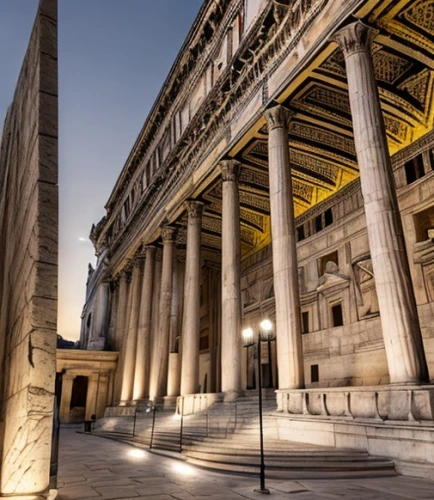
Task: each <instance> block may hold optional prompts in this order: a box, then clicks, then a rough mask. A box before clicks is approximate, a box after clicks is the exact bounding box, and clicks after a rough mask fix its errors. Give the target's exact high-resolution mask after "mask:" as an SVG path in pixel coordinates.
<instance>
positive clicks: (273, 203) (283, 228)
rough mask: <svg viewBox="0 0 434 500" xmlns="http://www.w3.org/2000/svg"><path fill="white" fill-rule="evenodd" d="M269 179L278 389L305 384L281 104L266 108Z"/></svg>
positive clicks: (284, 117)
mask: <svg viewBox="0 0 434 500" xmlns="http://www.w3.org/2000/svg"><path fill="white" fill-rule="evenodd" d="M265 116H266V119H267V121H268V172H269V183H270V212H271V236H272V247H273V280H274V294H275V298H276V342H277V352H278V366H279V389H298V388H301V387H304V368H303V345H302V340H301V318H300V295H299V289H298V266H297V247H296V240H295V228H294V206H293V199H292V180H291V168H290V163H289V144H288V113H287V111H286V110H285V109H284V108H282V107H281V106H276V107H274V108H272V109H270V110H268V111H267V112H266V115H265Z"/></svg>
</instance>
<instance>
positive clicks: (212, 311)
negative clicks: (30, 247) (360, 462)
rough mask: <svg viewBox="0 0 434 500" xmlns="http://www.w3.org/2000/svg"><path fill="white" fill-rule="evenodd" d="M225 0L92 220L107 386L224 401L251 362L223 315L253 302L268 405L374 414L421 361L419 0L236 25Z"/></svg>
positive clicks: (429, 96)
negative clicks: (113, 360) (110, 371)
mask: <svg viewBox="0 0 434 500" xmlns="http://www.w3.org/2000/svg"><path fill="white" fill-rule="evenodd" d="M223 3H224V2H223ZM235 3H236V2H230V1H229V0H228V1H227V2H226V3H225V7H223V6H220V7H221V8H220V9H217V10H216V11H214V10H213V8H212V6H211V3H209V5H208V8H209V11H207V10H206V8H205V10H204V13H203V16H205V17H203V18H200V20H198V23H199V24H198V25H195V27H194V28H193V32H192V34H191V37H192V38H189V43H190V42H191V44H193V45H194V44H197V45H194V46H195V47H196V49H197V50H196V49H195V50H193V49H191V51H190V52H188V54H187V53H186V52H183V53H181V54H180V56H179V59H178V60H177V62H176V63H175V66H174V69H173V72H172V73H171V74H170V75H169V77H168V81H167V82H166V84H165V87H164V92H163V95H162V96H160V97H159V101H157V105H156V107H155V109H154V110H153V112H152V113H151V115H150V117H149V119H148V121H147V122H146V123H145V126H144V128H143V130H142V132H141V134H140V135H139V138H138V142H137V144H136V146H135V149H134V150H133V152H132V153H131V155H132V156H131V157H130V158H129V160H128V162H127V163H126V165H125V167H124V170H123V171H122V173H121V176H120V177H119V180H118V181H117V183H116V186H115V188H114V191H113V193H112V195H111V197H110V199H109V201H108V204H107V207H108V215H107V219H105V220H104V221H103V223H102V224H101V225H99V226H97V227H96V228H95V229H94V232H93V238H94V240H95V242H96V247H97V250H98V251H99V252H103V251H105V250H106V249H110V252H109V254H110V263H109V264H108V268H107V275H108V274H109V273H110V277H111V280H112V281H113V282H116V283H119V286H118V288H116V290H118V292H117V294H116V295H115V294H113V297H116V300H115V305H113V306H112V310H111V313H110V314H111V316H110V318H111V319H110V325H112V327H111V328H109V329H108V331H107V339H108V341H109V343H112V344H113V345H119V346H120V350H121V357H120V359H121V361H120V366H121V367H122V368H121V370H118V377H120V379H121V381H120V382H119V388H118V389H115V395H114V400H115V402H116V403H117V404H122V405H138V404H142V403H143V402H144V401H147V400H148V399H151V400H152V401H154V402H158V403H160V402H162V401H163V400H164V403H165V405H166V406H170V405H174V402H175V400H176V398H177V397H181V398H183V399H182V401H183V402H185V401H188V402H189V403H188V404H187V406H184V405H183V407H184V409H185V408H187V407H188V408H189V410H188V411H191V412H194V411H196V410H195V408H194V404H195V403H194V400H195V399H194V398H195V396H194V395H195V394H209V395H210V396H209V398H208V399H206V398H202V397H197V398H196V400H197V401H200V404H199V403H198V404H199V411H202V410H203V407H204V405H205V406H206V405H207V404H208V403H209V404H211V403H215V402H216V401H224V402H227V403H229V402H233V401H236V400H237V398H239V397H241V396H242V395H243V391H245V390H247V389H248V388H252V387H254V386H255V382H256V380H257V378H258V377H257V375H258V374H257V373H256V372H255V370H257V369H258V368H255V367H256V363H252V362H251V360H250V358H249V359H248V358H247V356H251V358H252V359H253V358H254V357H255V356H256V354H257V353H256V352H255V351H252V352H250V353H249V354H247V353H246V352H244V351H243V349H242V345H241V344H242V338H241V331H242V328H243V327H247V326H249V325H253V324H259V322H260V320H262V319H264V318H267V319H270V320H271V321H272V323H273V329H274V335H275V338H276V342H275V343H270V344H269V345H268V349H269V351H268V352H267V355H266V356H264V358H263V359H261V360H260V361H261V362H260V363H259V366H260V368H259V369H260V370H262V375H263V379H264V380H265V381H266V384H267V385H268V386H272V387H273V388H274V389H276V390H277V391H278V392H277V394H278V396H277V401H276V408H278V410H279V411H281V412H282V413H284V414H287V415H288V416H290V415H298V416H299V415H302V416H303V415H304V416H315V415H325V416H328V417H333V418H340V417H348V416H351V412H352V410H351V409H350V406H351V405H350V403H349V402H350V400H351V401H353V404H354V405H359V404H361V403H360V401H362V400H364V398H367V400H369V403H367V407H368V406H369V408H370V409H369V412H370V413H369V415H370V414H371V413H372V414H373V417H372V418H374V419H375V418H376V417H377V416H378V415H380V413H381V415H383V416H384V415H385V414H387V415H389V414H390V415H392V414H394V412H395V410H396V408H394V407H393V404H392V406H390V405H389V402H388V401H389V400H388V399H387V398H389V397H390V394H392V393H393V391H395V389H396V394H397V395H398V396H399V398H398V396H397V398H398V399H399V400H401V399H402V398H404V397H405V395H403V394H404V393H405V389H403V387H407V388H408V391H409V392H408V394H409V395H408V398H409V400H408V401H410V403H409V405H410V406H409V408H410V409H409V411H408V412H404V413H406V415H407V417H406V418H408V421H411V419H412V418H414V415H415V414H417V412H418V411H419V410H417V408H419V409H420V408H421V407H423V405H424V404H425V403H423V402H422V400H423V401H425V398H426V397H427V396H426V395H427V394H428V393H430V391H431V388H430V386H429V381H430V377H429V371H430V369H431V372H433V371H434V340H433V339H434V329H433V326H432V325H433V324H434V323H433V315H432V302H433V300H434V288H433V285H432V276H434V268H433V267H432V259H431V256H432V252H433V250H432V237H431V236H429V235H430V234H431V233H430V232H429V231H431V232H432V230H433V229H432V228H433V227H434V215H433V214H434V205H433V202H432V200H431V196H430V193H432V191H433V189H434V175H433V168H434V160H433V158H434V156H433V149H434V146H433V144H434V132H433V130H432V128H433V123H434V113H433V111H432V109H433V103H432V100H433V88H434V83H433V82H434V76H433V74H434V73H433V71H434V70H433V60H432V57H431V56H427V47H428V46H429V44H430V43H431V42H430V41H429V39H428V36H426V33H427V32H428V31H427V30H429V27H428V28H427V26H426V25H425V24H424V23H423V19H425V18H429V12H428V11H427V10H426V9H428V7H427V6H426V5H425V3H424V2H417V5H412V4H411V3H410V2H407V1H403V2H392V1H389V0H378V1H377V2H369V1H360V2H355V3H354V5H352V6H351V7H350V6H349V5H347V4H345V5H342V4H340V2H327V1H324V0H314V1H309V2H306V1H300V2H269V4H267V5H265V3H264V5H263V6H262V7H259V6H258V7H257V8H258V13H257V16H256V17H254V19H255V21H254V22H253V21H252V24H251V25H250V27H249V28H247V27H244V28H240V25H239V24H237V23H238V21H236V19H238V18H237V17H236V16H235V15H232V14H234V12H235V11H236V10H237V8H241V7H240V6H238V7H237V6H236V5H235ZM247 3H249V2H247ZM356 4H357V5H356ZM374 4H375V6H374ZM252 5H253V4H251V8H253V7H252ZM255 5H256V4H255ZM258 5H259V3H258ZM230 6H231V7H230ZM231 8H233V9H234V11H232V10H231ZM428 10H429V9H428ZM205 12H207V14H205ZM207 15H209V16H210V18H209V19H211V18H212V19H213V22H212V25H213V28H212V31H213V34H212V35H210V37H211V38H209V39H207V38H206V37H205V38H203V37H202V35H201V33H202V31H201V29H200V28H199V25H200V23H202V22H203V23H204V24H203V26H202V28H203V29H204V30H205V28H204V26H206V25H207V24H206V23H207V22H208V21H206V19H208V18H207ZM225 16H226V17H225ZM216 19H218V21H216ZM245 19H247V18H245ZM417 23H419V24H417ZM410 26H412V28H410ZM243 29H244V31H243ZM195 30H197V31H195ZM236 30H238V31H236ZM249 30H250V31H249ZM411 30H412V31H411ZM205 31H206V30H205ZM410 31H411V35H410V34H409V33H410ZM217 33H218V36H217ZM243 33H244V34H243ZM424 33H425V34H424ZM195 37H196V38H195ZM221 39H224V40H226V42H225V43H226V45H225V47H226V49H225V50H223V49H222V48H221V47H220V49H221V51H220V52H218V50H217V48H218V47H217V45H218V43H220V42H218V40H221ZM409 39H411V40H412V42H411V43H407V42H408V40H409ZM229 42H230V43H229ZM214 43H215V44H216V45H215V52H213V51H212V50H210V51H209V52H206V53H207V54H208V53H209V54H214V55H212V56H211V55H210V56H209V57H210V58H211V59H212V60H211V59H210V60H208V59H206V57H208V56H205V55H203V54H205V51H204V47H205V46H207V44H210V47H214V45H213V44H214ZM223 52H224V54H225V55H224V57H223V56H222V53H223ZM217 53H219V54H220V56H219V57H221V58H220V59H218V57H217V55H216V54H217ZM193 54H194V55H193ZM201 54H202V55H201ZM213 58H214V59H213ZM186 61H188V64H187V63H186ZM203 68H206V69H203ZM199 73H200V74H199ZM181 74H182V75H183V77H182V78H181V77H179V75H181ZM174 75H178V78H176V77H175V76H174ZM186 75H187V76H186ZM188 75H189V76H188ZM185 78H187V79H188V78H190V80H188V81H189V82H190V84H191V86H192V87H191V88H194V89H196V93H194V92H193V94H194V95H195V96H196V97H195V99H193V100H191V101H188V100H187V99H184V97H185V94H184V93H183V92H181V91H180V88H181V86H182V81H183V79H185ZM165 92H167V94H165ZM171 92H172V93H171ZM183 96H184V97H183ZM186 110H188V112H187V111H186ZM156 124H158V125H156ZM157 255H161V258H156V256H157ZM123 276H128V277H129V278H128V280H126V279H125V278H123ZM98 279H101V278H98ZM112 289H114V287H112ZM126 295H128V297H126ZM110 303H111V304H113V300H112V301H111V302H110ZM89 307H90V306H89ZM119 332H122V333H119ZM115 339H116V340H115ZM118 339H121V341H120V342H119V340H118ZM116 342H119V344H116ZM119 374H121V375H119ZM343 386H345V387H347V386H352V388H354V391H353V392H351V394H350V392H348V391H347V392H345V391H344V390H341V389H340V388H341V387H343ZM419 386H421V387H423V390H421V391H419V390H418V387H419ZM358 387H364V388H366V387H369V388H370V389H369V390H367V393H369V395H366V394H365V392H363V391H361V392H358V390H357V388H358ZM325 388H333V390H332V391H330V393H328V392H327V391H325ZM384 388H387V389H384ZM323 389H324V390H323ZM403 391H404V392H403ZM405 394H407V393H405ZM379 398H380V399H381V401H382V403H381V404H382V405H383V406H382V408H383V409H382V410H381V412H380V411H379V410H378V407H377V406H375V405H377V403H378V401H379ZM371 399H372V400H371ZM398 399H397V400H398ZM205 400H206V401H207V402H206V403H204V401H205ZM392 400H393V397H392ZM327 401H328V403H327ZM332 401H333V403H332ZM190 403H191V404H190ZM327 404H329V407H328V406H327ZM349 405H350V406H349ZM420 405H421V406H420ZM332 406H333V407H332ZM362 406H363V405H362ZM374 407H375V408H377V410H375V411H376V412H377V413H375V411H373V410H372V408H374ZM336 408H337V409H336ZM384 408H386V410H385V409H384ZM357 411H359V410H357ZM363 411H364V410H360V412H359V413H357V412H356V413H357V415H359V414H360V415H362V414H363ZM396 411H398V410H396ZM395 413H396V412H395ZM398 413H399V412H398ZM422 413H423V412H422ZM377 414H378V415H377ZM399 414H400V415H401V416H400V418H401V417H402V414H401V413H399ZM412 415H413V416H412ZM429 415H431V414H429ZM367 418H371V417H367ZM424 418H425V417H424ZM429 418H431V417H429ZM429 418H428V420H429Z"/></svg>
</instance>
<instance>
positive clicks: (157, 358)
mask: <svg viewBox="0 0 434 500" xmlns="http://www.w3.org/2000/svg"><path fill="white" fill-rule="evenodd" d="M175 235H176V230H175V228H173V227H165V228H163V230H162V239H163V257H162V270H161V287H160V301H159V307H158V330H156V331H155V339H154V351H153V353H152V365H151V380H150V388H149V397H150V399H152V400H154V401H157V400H161V398H163V397H164V396H165V395H166V391H167V373H168V366H169V343H170V342H169V341H170V338H169V337H170V311H171V305H172V285H173V255H174V249H175Z"/></svg>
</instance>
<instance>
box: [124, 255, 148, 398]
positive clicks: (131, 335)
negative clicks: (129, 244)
mask: <svg viewBox="0 0 434 500" xmlns="http://www.w3.org/2000/svg"><path fill="white" fill-rule="evenodd" d="M142 281H143V258H142V256H139V255H137V256H136V258H135V259H134V263H133V271H132V277H131V285H130V287H131V289H130V302H131V306H130V311H129V316H128V317H127V318H126V320H127V324H128V328H127V331H126V334H125V337H124V345H123V346H122V347H123V373H122V390H121V401H131V400H132V399H133V389H134V372H135V368H136V353H137V334H138V328H139V315H140V302H141V300H140V299H141V291H142Z"/></svg>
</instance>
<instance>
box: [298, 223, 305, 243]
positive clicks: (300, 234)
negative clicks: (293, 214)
mask: <svg viewBox="0 0 434 500" xmlns="http://www.w3.org/2000/svg"><path fill="white" fill-rule="evenodd" d="M304 239H305V235H304V226H298V228H297V241H303V240H304Z"/></svg>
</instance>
